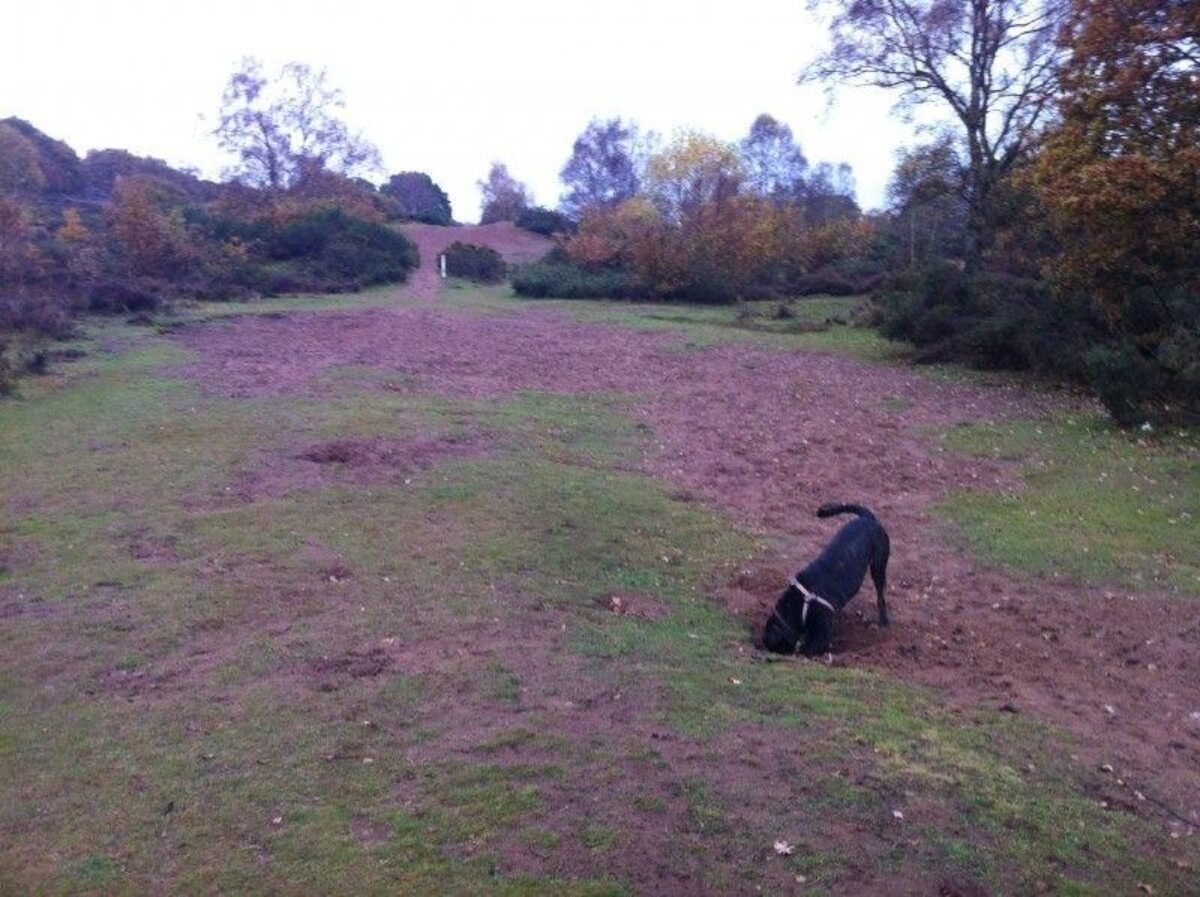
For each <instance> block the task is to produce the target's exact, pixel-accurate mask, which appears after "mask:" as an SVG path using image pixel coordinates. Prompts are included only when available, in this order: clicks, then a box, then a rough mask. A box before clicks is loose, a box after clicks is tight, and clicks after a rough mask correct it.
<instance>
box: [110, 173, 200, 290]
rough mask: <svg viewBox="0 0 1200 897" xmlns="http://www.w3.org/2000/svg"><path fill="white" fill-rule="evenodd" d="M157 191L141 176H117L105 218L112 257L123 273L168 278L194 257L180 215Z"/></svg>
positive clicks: (147, 179) (153, 185)
mask: <svg viewBox="0 0 1200 897" xmlns="http://www.w3.org/2000/svg"><path fill="white" fill-rule="evenodd" d="M160 190H161V187H160V186H159V185H157V184H156V183H155V182H154V181H153V180H152V179H150V178H147V177H145V176H143V175H134V176H131V177H123V176H122V177H118V178H117V181H116V184H115V186H114V188H113V195H112V204H111V205H109V207H108V209H107V210H106V212H105V217H106V219H107V222H108V234H107V236H108V242H109V245H110V248H111V251H112V256H113V259H114V261H116V263H117V266H118V268H119V269H120V270H121V271H122V273H127V274H131V275H135V276H144V277H165V278H169V277H173V276H174V275H176V274H178V273H179V272H180V271H182V270H184V268H186V267H187V265H188V264H189V263H190V262H191V261H192V260H193V259H194V256H195V252H194V250H193V246H192V244H191V241H190V240H189V239H188V234H187V231H186V229H185V227H184V224H183V219H182V216H181V215H180V214H179V211H178V210H177V209H170V208H167V207H166V205H167V204H166V203H165V202H164V201H163V197H162V195H161V193H160Z"/></svg>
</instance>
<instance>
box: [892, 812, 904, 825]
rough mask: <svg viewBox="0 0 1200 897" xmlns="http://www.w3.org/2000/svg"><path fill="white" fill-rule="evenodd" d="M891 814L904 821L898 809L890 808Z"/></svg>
mask: <svg viewBox="0 0 1200 897" xmlns="http://www.w3.org/2000/svg"><path fill="white" fill-rule="evenodd" d="M892 815H893V816H895V817H896V818H897V819H899V820H900V821H901V822H903V821H904V814H903V813H901V812H900V811H899V810H892Z"/></svg>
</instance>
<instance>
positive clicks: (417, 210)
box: [379, 171, 454, 225]
mask: <svg viewBox="0 0 1200 897" xmlns="http://www.w3.org/2000/svg"><path fill="white" fill-rule="evenodd" d="M379 191H380V192H381V193H383V194H384V195H385V196H390V197H391V198H392V199H394V200H396V203H397V204H398V205H399V207H400V214H401V215H403V216H404V217H405V218H412V219H414V220H416V221H423V222H425V223H426V224H441V225H449V224H452V223H453V222H454V217H453V215H452V214H451V211H450V197H449V196H447V195H446V191H445V190H443V189H442V188H441V187H439V186H438V185H437V184H435V183H434V182H433V178H431V177H430V176H429V175H427V174H425V172H423V171H402V172H400V173H399V174H394V175H392V176H391V177H390V178H388V182H387V183H386V184H384V185H383V186H382V187H380V188H379Z"/></svg>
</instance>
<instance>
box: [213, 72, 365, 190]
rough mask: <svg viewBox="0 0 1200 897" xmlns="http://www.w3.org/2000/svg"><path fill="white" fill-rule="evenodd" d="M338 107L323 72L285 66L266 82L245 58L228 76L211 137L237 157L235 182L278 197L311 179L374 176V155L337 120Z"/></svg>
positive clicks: (337, 95)
mask: <svg viewBox="0 0 1200 897" xmlns="http://www.w3.org/2000/svg"><path fill="white" fill-rule="evenodd" d="M344 106H345V100H344V98H343V96H342V92H341V91H340V90H337V89H335V88H332V87H330V86H329V84H328V79H327V75H326V73H325V71H324V70H323V69H322V70H320V71H316V70H314V69H312V68H310V67H309V66H307V65H304V64H303V63H299V62H291V63H288V64H287V65H285V66H284V67H283V68H282V69H281V70H280V72H279V74H278V75H277V76H276V77H275V79H273V80H272V79H270V78H268V77H267V76H266V75H265V74H264V73H263V68H262V64H261V63H260V62H259V61H258V60H257V59H254V58H251V57H247V58H245V59H243V60H242V63H241V66H240V67H239V68H238V70H237V71H235V72H234V73H233V75H232V76H230V79H229V83H228V85H227V86H226V88H225V93H224V95H223V97H222V100H221V110H220V114H219V121H218V124H217V127H216V129H215V131H214V134H215V135H216V137H217V140H218V141H219V143H220V145H221V148H222V149H225V150H227V151H228V152H231V153H233V154H234V155H236V156H237V158H238V160H239V166H238V168H237V170H236V174H237V176H238V177H239V178H240V179H242V180H244V181H245V182H247V183H249V184H251V185H252V186H256V187H265V188H269V189H272V190H280V189H283V188H286V187H290V186H291V185H292V184H294V183H295V182H296V181H297V180H299V179H301V178H303V177H304V176H305V175H306V174H310V173H313V172H321V171H332V172H335V173H337V174H345V175H354V174H357V173H360V172H365V171H372V170H375V169H378V167H379V151H378V150H377V149H376V148H375V147H374V146H373V145H372V144H371V143H369V142H368V141H367V140H365V139H364V138H363V137H362V136H361V135H359V134H353V133H351V132H350V129H349V127H347V125H346V123H345V122H344V121H342V119H341V118H340V117H339V112H340V110H341V109H342V108H343V107H344Z"/></svg>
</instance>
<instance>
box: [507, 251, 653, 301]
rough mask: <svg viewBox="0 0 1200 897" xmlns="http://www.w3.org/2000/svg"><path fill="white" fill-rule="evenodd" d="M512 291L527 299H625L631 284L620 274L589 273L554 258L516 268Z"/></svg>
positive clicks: (603, 269) (610, 272)
mask: <svg viewBox="0 0 1200 897" xmlns="http://www.w3.org/2000/svg"><path fill="white" fill-rule="evenodd" d="M513 290H514V291H516V293H517V295H519V296H527V297H529V298H531V299H551V298H553V299H629V298H631V297H632V296H633V295H634V285H633V282H632V280H631V278H630V276H629V275H628V274H627V273H625V272H624V271H617V270H613V269H608V268H602V269H598V270H591V269H587V268H582V267H580V266H578V265H573V264H571V263H570V262H565V261H561V260H556V259H547V260H543V261H540V262H534V263H533V264H531V265H525V266H524V267H522V268H518V269H517V272H516V274H515V275H513Z"/></svg>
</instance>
